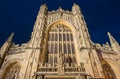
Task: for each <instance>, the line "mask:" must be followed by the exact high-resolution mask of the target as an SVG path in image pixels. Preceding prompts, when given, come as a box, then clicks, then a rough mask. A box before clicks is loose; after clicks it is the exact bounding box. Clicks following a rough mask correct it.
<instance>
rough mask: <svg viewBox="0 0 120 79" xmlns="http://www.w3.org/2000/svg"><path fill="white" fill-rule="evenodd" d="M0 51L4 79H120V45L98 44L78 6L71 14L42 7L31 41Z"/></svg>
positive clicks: (8, 43) (6, 45) (10, 44)
mask: <svg viewBox="0 0 120 79" xmlns="http://www.w3.org/2000/svg"><path fill="white" fill-rule="evenodd" d="M13 35H14V34H13V33H12V34H11V36H10V37H9V38H8V40H7V41H6V42H5V43H4V44H3V46H2V47H1V49H0V67H1V68H0V79H119V74H120V67H119V65H120V46H119V44H118V43H117V41H116V40H115V39H114V38H113V36H112V35H111V34H110V33H108V36H109V38H110V43H111V45H109V43H106V44H103V45H100V44H97V43H94V42H93V41H92V40H91V38H90V35H89V32H88V29H87V25H86V22H85V20H84V17H83V15H82V12H81V10H80V7H79V6H78V5H77V4H74V5H73V6H72V10H71V11H65V10H63V9H62V8H61V7H60V8H58V10H56V11H48V8H47V6H46V4H43V5H41V7H40V10H39V12H38V16H37V19H36V22H35V24H34V28H33V32H32V34H31V39H30V40H29V41H28V42H27V43H24V44H21V45H19V44H15V43H13V42H12V38H13Z"/></svg>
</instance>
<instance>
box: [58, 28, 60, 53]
mask: <svg viewBox="0 0 120 79" xmlns="http://www.w3.org/2000/svg"><path fill="white" fill-rule="evenodd" d="M59 34H60V33H59V27H58V55H59V54H60V49H59V46H60V41H59Z"/></svg>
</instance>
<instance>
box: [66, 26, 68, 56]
mask: <svg viewBox="0 0 120 79" xmlns="http://www.w3.org/2000/svg"><path fill="white" fill-rule="evenodd" d="M66 30H67V28H66V29H65V35H66V49H67V50H66V52H67V53H66V54H68V37H67V34H68V33H67V32H66Z"/></svg>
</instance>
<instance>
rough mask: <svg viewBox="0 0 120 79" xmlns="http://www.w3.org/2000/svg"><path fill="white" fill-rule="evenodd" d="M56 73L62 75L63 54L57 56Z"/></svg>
mask: <svg viewBox="0 0 120 79" xmlns="http://www.w3.org/2000/svg"><path fill="white" fill-rule="evenodd" d="M58 72H59V74H63V73H64V55H63V54H61V55H60V56H59V61H58Z"/></svg>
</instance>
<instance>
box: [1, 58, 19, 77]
mask: <svg viewBox="0 0 120 79" xmlns="http://www.w3.org/2000/svg"><path fill="white" fill-rule="evenodd" d="M20 69H21V63H20V60H17V59H16V60H10V61H8V62H7V63H6V64H5V65H4V66H3V70H2V74H1V77H2V79H13V78H15V79H17V77H18V75H19V72H20Z"/></svg>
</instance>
